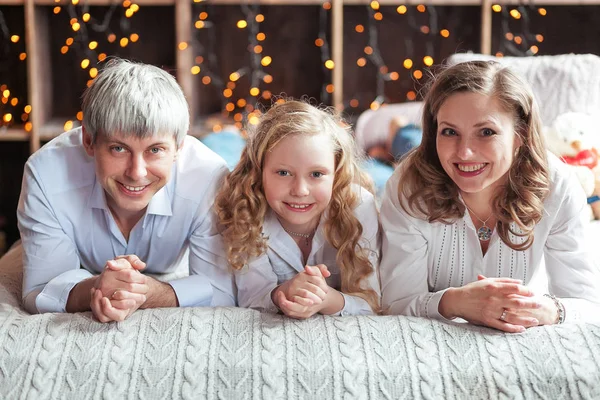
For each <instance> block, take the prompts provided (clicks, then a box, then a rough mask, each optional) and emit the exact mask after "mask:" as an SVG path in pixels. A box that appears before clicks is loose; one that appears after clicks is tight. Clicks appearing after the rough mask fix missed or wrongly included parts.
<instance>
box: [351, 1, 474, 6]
mask: <svg viewBox="0 0 600 400" xmlns="http://www.w3.org/2000/svg"><path fill="white" fill-rule="evenodd" d="M481 2H482V0H402V1H399V0H379V5H381V6H395V7H398V6H399V5H405V6H416V5H419V4H423V5H426V6H480V5H481ZM369 4H371V0H344V5H348V6H355V5H363V6H368V5H369Z"/></svg>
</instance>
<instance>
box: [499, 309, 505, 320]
mask: <svg viewBox="0 0 600 400" xmlns="http://www.w3.org/2000/svg"><path fill="white" fill-rule="evenodd" d="M504 320H506V308H505V309H504V310H503V311H502V315H501V316H500V321H504Z"/></svg>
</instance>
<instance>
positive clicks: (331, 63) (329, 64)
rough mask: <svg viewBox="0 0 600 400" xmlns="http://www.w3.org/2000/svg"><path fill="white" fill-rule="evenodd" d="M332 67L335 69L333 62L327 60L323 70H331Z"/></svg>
mask: <svg viewBox="0 0 600 400" xmlns="http://www.w3.org/2000/svg"><path fill="white" fill-rule="evenodd" d="M333 67H335V63H334V62H333V60H327V61H325V68H327V69H333Z"/></svg>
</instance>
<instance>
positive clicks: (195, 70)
mask: <svg viewBox="0 0 600 400" xmlns="http://www.w3.org/2000/svg"><path fill="white" fill-rule="evenodd" d="M190 71H191V72H192V75H198V74H199V73H200V67H199V66H197V65H194V66H193V67H192V68H191V70H190Z"/></svg>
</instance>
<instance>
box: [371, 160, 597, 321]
mask: <svg viewBox="0 0 600 400" xmlns="http://www.w3.org/2000/svg"><path fill="white" fill-rule="evenodd" d="M549 166H550V179H551V188H550V193H549V196H548V198H547V199H546V201H545V202H544V205H545V209H544V216H543V217H542V219H541V220H540V222H539V223H538V224H537V226H536V227H535V229H534V242H533V245H532V246H531V247H530V248H529V249H528V250H525V251H515V250H513V249H511V248H510V247H508V246H507V245H506V244H504V242H502V240H501V239H500V237H499V236H498V235H497V233H496V231H495V230H494V232H493V235H492V238H491V240H490V244H489V247H488V250H487V252H486V254H485V256H483V255H482V251H481V246H480V243H479V239H478V237H477V233H476V231H475V227H474V225H473V222H472V221H471V219H470V218H469V216H468V213H465V215H464V216H463V217H462V218H460V219H458V220H457V221H456V222H454V223H453V224H451V225H446V224H443V223H440V222H434V223H429V222H427V221H426V220H424V219H421V218H415V217H413V216H411V215H409V214H408V213H406V212H405V211H404V210H403V209H402V207H400V202H399V199H398V182H399V179H400V172H401V171H400V170H401V168H397V169H396V171H395V173H394V175H393V176H392V178H390V180H389V181H388V183H387V186H386V190H385V194H384V197H383V200H382V206H381V224H382V234H383V238H382V239H383V240H382V241H383V244H382V260H381V265H380V275H381V283H382V293H383V298H382V306H383V309H384V310H385V309H386V307H389V309H388V312H389V313H391V314H404V315H413V316H420V317H428V318H437V319H444V317H443V316H442V315H441V314H440V313H439V311H438V306H439V302H440V299H441V298H442V295H443V294H444V292H445V290H446V289H448V288H450V287H460V286H463V285H465V284H467V283H469V282H474V281H476V280H477V275H478V274H481V275H484V276H486V277H509V278H516V279H522V280H523V282H524V284H526V285H528V286H529V287H531V288H532V289H533V290H534V292H535V293H536V294H543V293H544V292H548V293H550V294H553V295H555V296H557V297H559V298H560V299H561V301H562V302H563V304H564V306H565V311H566V316H565V321H568V322H574V321H577V320H586V321H591V320H596V319H598V311H599V309H600V307H599V304H600V269H599V267H598V263H596V262H595V261H594V260H593V259H592V255H591V252H590V251H589V248H588V245H587V243H588V238H587V236H586V235H587V230H588V227H589V211H588V210H586V207H587V206H586V198H585V195H584V193H583V190H582V188H581V186H580V184H579V182H578V180H577V178H576V177H575V176H574V174H572V173H571V172H570V171H568V170H567V169H566V166H565V165H564V164H562V162H561V161H560V160H558V159H557V158H556V157H554V156H552V155H549ZM512 227H513V230H515V229H516V225H515V224H513V226H512ZM514 238H515V237H514V236H513V240H514ZM519 239H520V238H519ZM544 264H545V265H544Z"/></svg>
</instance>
